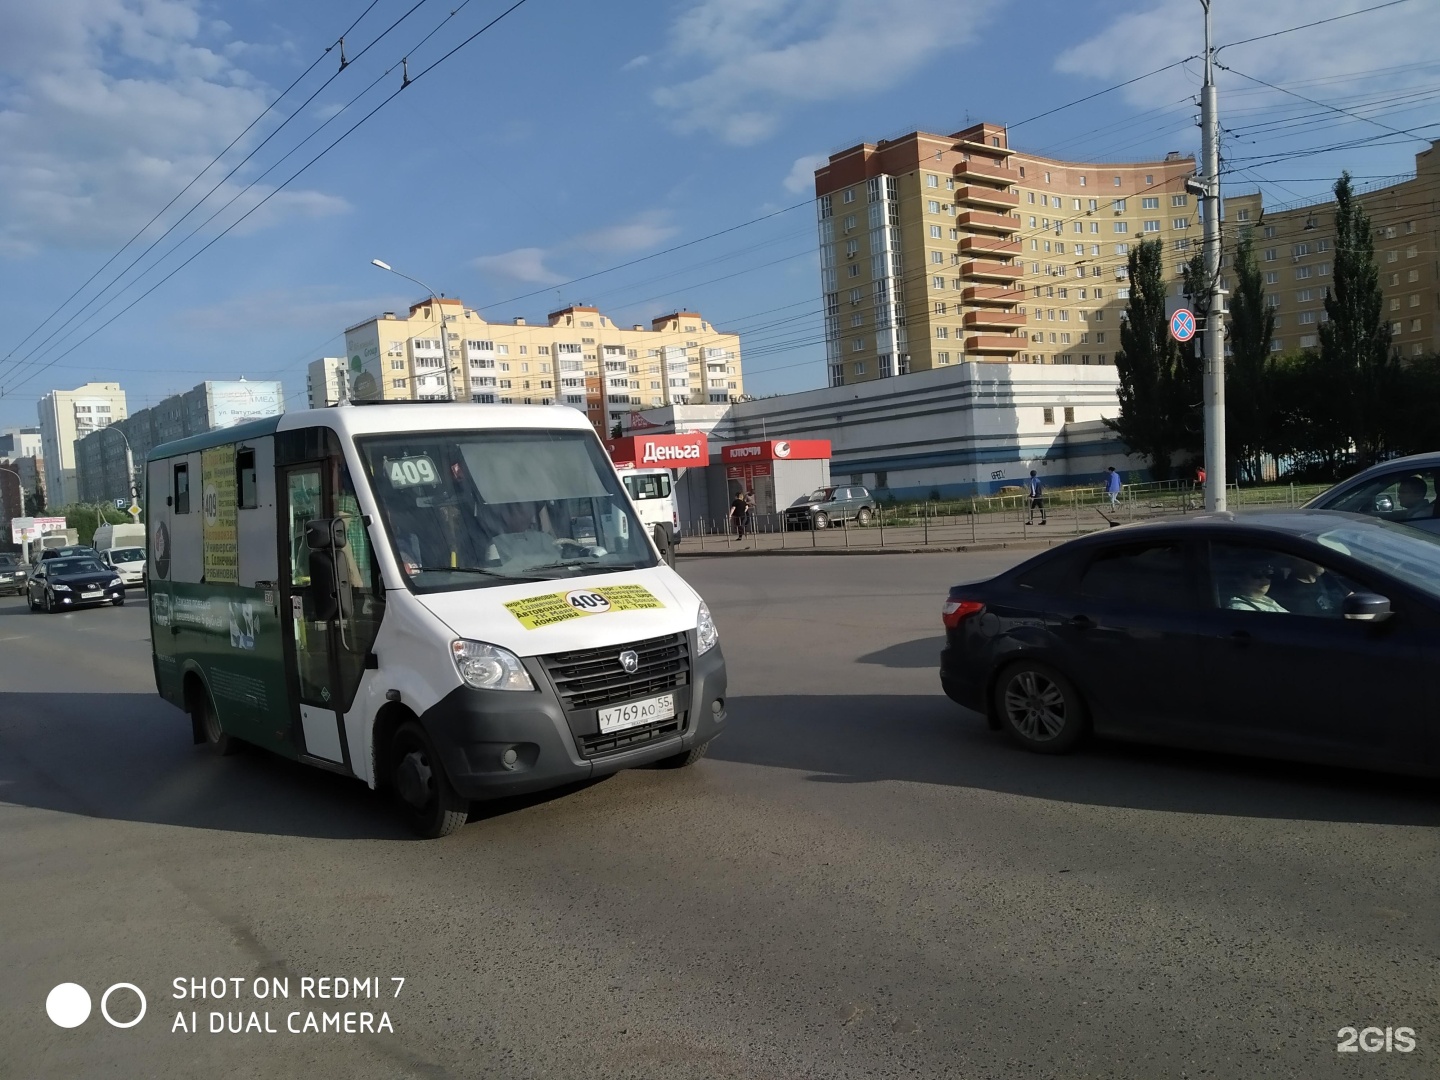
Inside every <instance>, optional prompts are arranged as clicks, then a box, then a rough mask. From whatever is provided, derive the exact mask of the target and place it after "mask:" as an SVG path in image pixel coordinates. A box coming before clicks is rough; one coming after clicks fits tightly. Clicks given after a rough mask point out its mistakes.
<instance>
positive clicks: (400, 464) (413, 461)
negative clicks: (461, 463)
mask: <svg viewBox="0 0 1440 1080" xmlns="http://www.w3.org/2000/svg"><path fill="white" fill-rule="evenodd" d="M385 475H386V477H387V478H388V479H389V481H390V483H391V485H392V486H393V487H397V488H404V487H415V486H417V485H419V484H434V483H437V482H438V481H439V479H440V474H439V473H438V472H437V471H436V470H435V462H433V461H431V460H430V459H429V458H428V457H405V458H395V459H394V460H393V461H392V460H391V459H389V458H386V459H385Z"/></svg>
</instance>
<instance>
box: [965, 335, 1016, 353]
mask: <svg viewBox="0 0 1440 1080" xmlns="http://www.w3.org/2000/svg"><path fill="white" fill-rule="evenodd" d="M1024 349H1025V339H1024V338H1023V337H1001V336H1000V335H999V334H986V335H982V336H980V337H971V338H966V339H965V351H966V352H967V353H977V354H980V353H996V354H1004V355H1006V356H1014V355H1015V354H1016V353H1019V352H1023V351H1024Z"/></svg>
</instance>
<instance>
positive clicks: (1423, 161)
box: [1225, 142, 1440, 358]
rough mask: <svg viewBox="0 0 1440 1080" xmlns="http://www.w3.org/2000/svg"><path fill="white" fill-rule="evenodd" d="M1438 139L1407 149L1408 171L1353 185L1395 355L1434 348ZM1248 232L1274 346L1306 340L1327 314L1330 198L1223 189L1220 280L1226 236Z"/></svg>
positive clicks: (1439, 269) (1314, 339)
mask: <svg viewBox="0 0 1440 1080" xmlns="http://www.w3.org/2000/svg"><path fill="white" fill-rule="evenodd" d="M1437 147H1440V142H1435V143H1431V144H1430V147H1429V148H1428V149H1426V150H1422V151H1421V152H1420V153H1418V154H1416V155H1415V174H1414V175H1413V176H1404V177H1390V178H1387V179H1384V180H1380V181H1377V182H1375V183H1372V184H1368V185H1365V186H1363V187H1362V186H1360V185H1356V186H1355V190H1356V192H1357V195H1358V201H1359V203H1360V204H1361V205H1362V206H1363V207H1364V208H1365V212H1366V214H1368V215H1369V217H1370V225H1371V227H1372V229H1373V230H1374V232H1373V235H1374V240H1375V262H1376V264H1377V266H1378V268H1379V271H1380V288H1381V290H1382V292H1383V293H1384V297H1385V303H1384V308H1383V311H1384V314H1385V317H1386V318H1387V319H1389V321H1390V333H1391V337H1392V339H1393V341H1394V343H1395V348H1396V349H1397V350H1398V351H1399V353H1400V355H1401V356H1403V357H1407V358H1408V357H1414V356H1423V355H1427V354H1430V353H1434V352H1436V351H1440V324H1437V318H1440V311H1437V305H1440V293H1437V287H1440V286H1437V283H1440V263H1437V244H1436V240H1437V226H1440V210H1437V207H1440V153H1437V152H1436V148H1437ZM1247 235H1248V236H1249V237H1250V238H1251V239H1252V241H1253V243H1254V250H1255V260H1256V265H1257V266H1258V268H1259V269H1260V271H1261V273H1262V275H1263V277H1264V282H1265V298H1266V303H1268V304H1270V305H1271V306H1272V307H1273V308H1274V309H1275V315H1276V319H1275V336H1274V337H1273V338H1272V339H1271V342H1270V349H1271V351H1272V352H1276V353H1281V352H1294V351H1296V350H1299V349H1314V348H1318V347H1319V344H1320V330H1319V327H1320V324H1321V323H1323V322H1324V321H1325V291H1326V289H1327V288H1329V287H1330V285H1331V283H1332V282H1333V280H1334V279H1333V276H1332V274H1333V269H1334V257H1335V252H1334V243H1335V201H1334V199H1333V198H1332V199H1317V200H1312V201H1305V202H1298V203H1287V204H1284V205H1281V206H1275V207H1267V206H1265V205H1264V201H1263V199H1262V197H1261V195H1260V194H1259V193H1258V192H1256V193H1254V194H1249V195H1232V196H1228V197H1227V198H1226V199H1225V238H1226V257H1225V265H1226V267H1227V270H1226V277H1227V284H1229V286H1230V287H1231V288H1233V287H1234V274H1233V271H1232V270H1230V269H1228V268H1229V267H1231V266H1232V265H1233V258H1234V252H1233V247H1234V242H1235V241H1237V240H1238V239H1239V238H1240V237H1242V236H1247Z"/></svg>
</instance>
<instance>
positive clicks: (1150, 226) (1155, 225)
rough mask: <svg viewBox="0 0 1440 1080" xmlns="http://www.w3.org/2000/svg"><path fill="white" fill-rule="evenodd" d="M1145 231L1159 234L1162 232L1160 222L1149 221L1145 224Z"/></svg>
mask: <svg viewBox="0 0 1440 1080" xmlns="http://www.w3.org/2000/svg"><path fill="white" fill-rule="evenodd" d="M1145 231H1146V232H1159V231H1160V222H1158V221H1147V222H1145Z"/></svg>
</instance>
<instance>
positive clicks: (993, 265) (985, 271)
mask: <svg viewBox="0 0 1440 1080" xmlns="http://www.w3.org/2000/svg"><path fill="white" fill-rule="evenodd" d="M1024 272H1025V268H1024V267H1023V266H1020V265H1018V264H1011V265H1006V264H1005V263H999V262H991V261H989V260H982V259H977V260H975V261H974V262H967V263H961V264H960V275H961V277H968V278H991V279H993V280H995V281H1015V280H1017V279H1018V278H1019V277H1020V275H1021V274H1023V273H1024Z"/></svg>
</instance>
